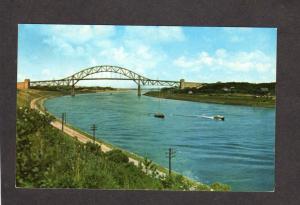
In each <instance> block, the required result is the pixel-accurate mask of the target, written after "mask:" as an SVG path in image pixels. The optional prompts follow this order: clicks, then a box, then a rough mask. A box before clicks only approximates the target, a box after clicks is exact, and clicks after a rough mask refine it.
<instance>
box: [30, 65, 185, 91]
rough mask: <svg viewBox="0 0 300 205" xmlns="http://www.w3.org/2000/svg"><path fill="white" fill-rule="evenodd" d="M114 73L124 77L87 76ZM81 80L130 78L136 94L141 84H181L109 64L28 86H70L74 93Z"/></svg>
mask: <svg viewBox="0 0 300 205" xmlns="http://www.w3.org/2000/svg"><path fill="white" fill-rule="evenodd" d="M108 72H110V73H116V74H120V75H122V76H124V78H89V77H88V76H90V75H93V74H97V73H108ZM81 80H132V81H134V82H135V83H136V84H137V85H138V95H139V96H140V95H141V85H143V86H146V85H152V86H178V87H179V86H181V84H182V82H183V80H181V81H171V80H154V79H150V78H147V77H144V76H142V75H139V74H137V73H135V72H133V71H131V70H129V69H127V68H123V67H119V66H110V65H100V66H93V67H89V68H86V69H83V70H81V71H79V72H77V73H75V74H73V75H71V76H68V77H66V78H63V79H59V80H42V81H31V82H30V87H34V86H70V87H71V88H72V93H71V94H72V95H74V94H75V85H76V84H77V83H78V82H79V81H81Z"/></svg>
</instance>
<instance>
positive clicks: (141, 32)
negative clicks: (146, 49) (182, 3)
mask: <svg viewBox="0 0 300 205" xmlns="http://www.w3.org/2000/svg"><path fill="white" fill-rule="evenodd" d="M125 37H126V38H127V39H139V40H142V41H144V42H156V43H160V42H172V41H184V40H185V35H184V33H183V31H182V29H181V28H180V27H176V26H171V27H168V26H159V27H158V26H137V27H130V26H128V27H125Z"/></svg>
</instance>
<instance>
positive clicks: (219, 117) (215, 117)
mask: <svg viewBox="0 0 300 205" xmlns="http://www.w3.org/2000/svg"><path fill="white" fill-rule="evenodd" d="M213 118H214V120H222V121H224V120H225V117H224V116H222V115H215V116H213Z"/></svg>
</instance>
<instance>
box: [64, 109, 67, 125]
mask: <svg viewBox="0 0 300 205" xmlns="http://www.w3.org/2000/svg"><path fill="white" fill-rule="evenodd" d="M64 119H65V124H67V113H66V112H65V117H64Z"/></svg>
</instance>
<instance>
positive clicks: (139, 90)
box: [138, 76, 142, 97]
mask: <svg viewBox="0 0 300 205" xmlns="http://www.w3.org/2000/svg"><path fill="white" fill-rule="evenodd" d="M141 95H142V92H141V77H140V76H139V80H138V96H139V97H140V96H141Z"/></svg>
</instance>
